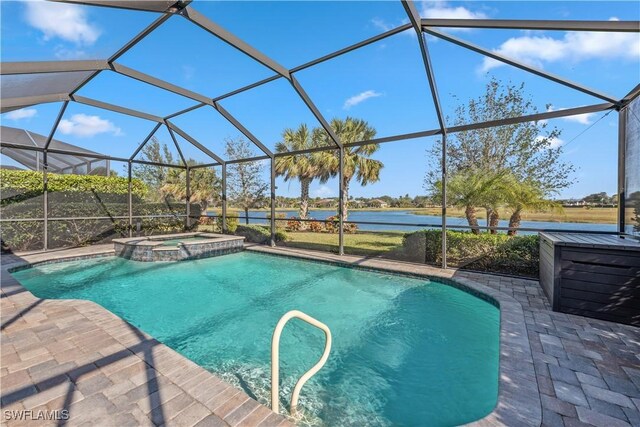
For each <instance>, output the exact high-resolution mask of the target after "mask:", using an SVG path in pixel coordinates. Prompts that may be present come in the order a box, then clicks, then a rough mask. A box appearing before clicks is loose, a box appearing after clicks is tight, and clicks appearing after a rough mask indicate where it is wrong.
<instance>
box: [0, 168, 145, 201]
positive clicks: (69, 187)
mask: <svg viewBox="0 0 640 427" xmlns="http://www.w3.org/2000/svg"><path fill="white" fill-rule="evenodd" d="M47 190H48V192H49V193H56V192H64V193H67V194H68V193H90V194H103V195H107V194H109V195H128V194H129V181H128V179H127V178H123V177H119V176H100V175H71V174H54V173H48V174H47ZM0 191H1V192H2V205H3V206H4V205H7V204H12V203H16V202H20V201H24V200H28V199H32V198H35V197H39V196H41V195H42V192H43V191H44V187H43V183H42V172H36V171H22V170H8V169H0ZM146 193H147V186H146V185H145V184H144V182H142V181H140V180H139V179H132V180H131V194H133V195H134V196H135V197H138V198H142V197H144V196H145V194H146Z"/></svg>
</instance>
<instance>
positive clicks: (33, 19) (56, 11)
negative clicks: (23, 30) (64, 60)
mask: <svg viewBox="0 0 640 427" xmlns="http://www.w3.org/2000/svg"><path fill="white" fill-rule="evenodd" d="M25 6H26V19H27V22H28V23H29V25H31V26H32V27H34V28H37V29H38V30H40V31H42V33H43V34H44V38H45V40H50V39H53V38H56V37H57V38H60V39H62V40H66V41H69V42H73V43H76V44H78V45H91V44H93V43H95V41H96V40H97V39H98V37H99V36H100V30H99V29H98V28H97V27H96V26H95V25H94V24H92V23H90V22H89V21H88V19H87V14H86V11H85V9H83V8H82V7H81V6H78V5H74V4H65V3H54V2H48V1H26V2H25Z"/></svg>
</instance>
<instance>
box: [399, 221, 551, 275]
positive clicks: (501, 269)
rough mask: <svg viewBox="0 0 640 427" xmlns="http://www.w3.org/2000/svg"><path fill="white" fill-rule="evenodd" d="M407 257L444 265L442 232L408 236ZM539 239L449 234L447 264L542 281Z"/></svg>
mask: <svg viewBox="0 0 640 427" xmlns="http://www.w3.org/2000/svg"><path fill="white" fill-rule="evenodd" d="M403 252H404V253H403V256H404V257H405V259H408V260H410V261H413V262H420V263H427V264H436V265H440V264H441V263H442V231H440V230H422V231H416V232H414V233H408V234H406V235H405V236H404V240H403ZM539 260H540V253H539V240H538V236H537V235H530V236H507V235H506V234H473V233H471V232H466V231H451V230H447V264H448V265H450V266H452V267H461V268H466V269H470V270H478V271H488V272H496V273H504V274H512V275H521V276H529V277H538V275H539Z"/></svg>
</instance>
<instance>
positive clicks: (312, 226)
mask: <svg viewBox="0 0 640 427" xmlns="http://www.w3.org/2000/svg"><path fill="white" fill-rule="evenodd" d="M323 229H324V223H322V222H320V221H309V230H310V231H312V232H313V233H320V232H322V230H323Z"/></svg>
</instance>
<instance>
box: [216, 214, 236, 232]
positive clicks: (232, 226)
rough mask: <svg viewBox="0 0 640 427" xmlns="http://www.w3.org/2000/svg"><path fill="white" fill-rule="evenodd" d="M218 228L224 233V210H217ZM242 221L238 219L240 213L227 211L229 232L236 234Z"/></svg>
mask: <svg viewBox="0 0 640 427" xmlns="http://www.w3.org/2000/svg"><path fill="white" fill-rule="evenodd" d="M215 215H216V227H217V228H218V230H220V232H222V210H216V211H215ZM239 222H240V219H239V218H238V211H230V210H228V209H227V232H228V233H231V234H233V233H235V232H236V229H237V228H238V224H239Z"/></svg>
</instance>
